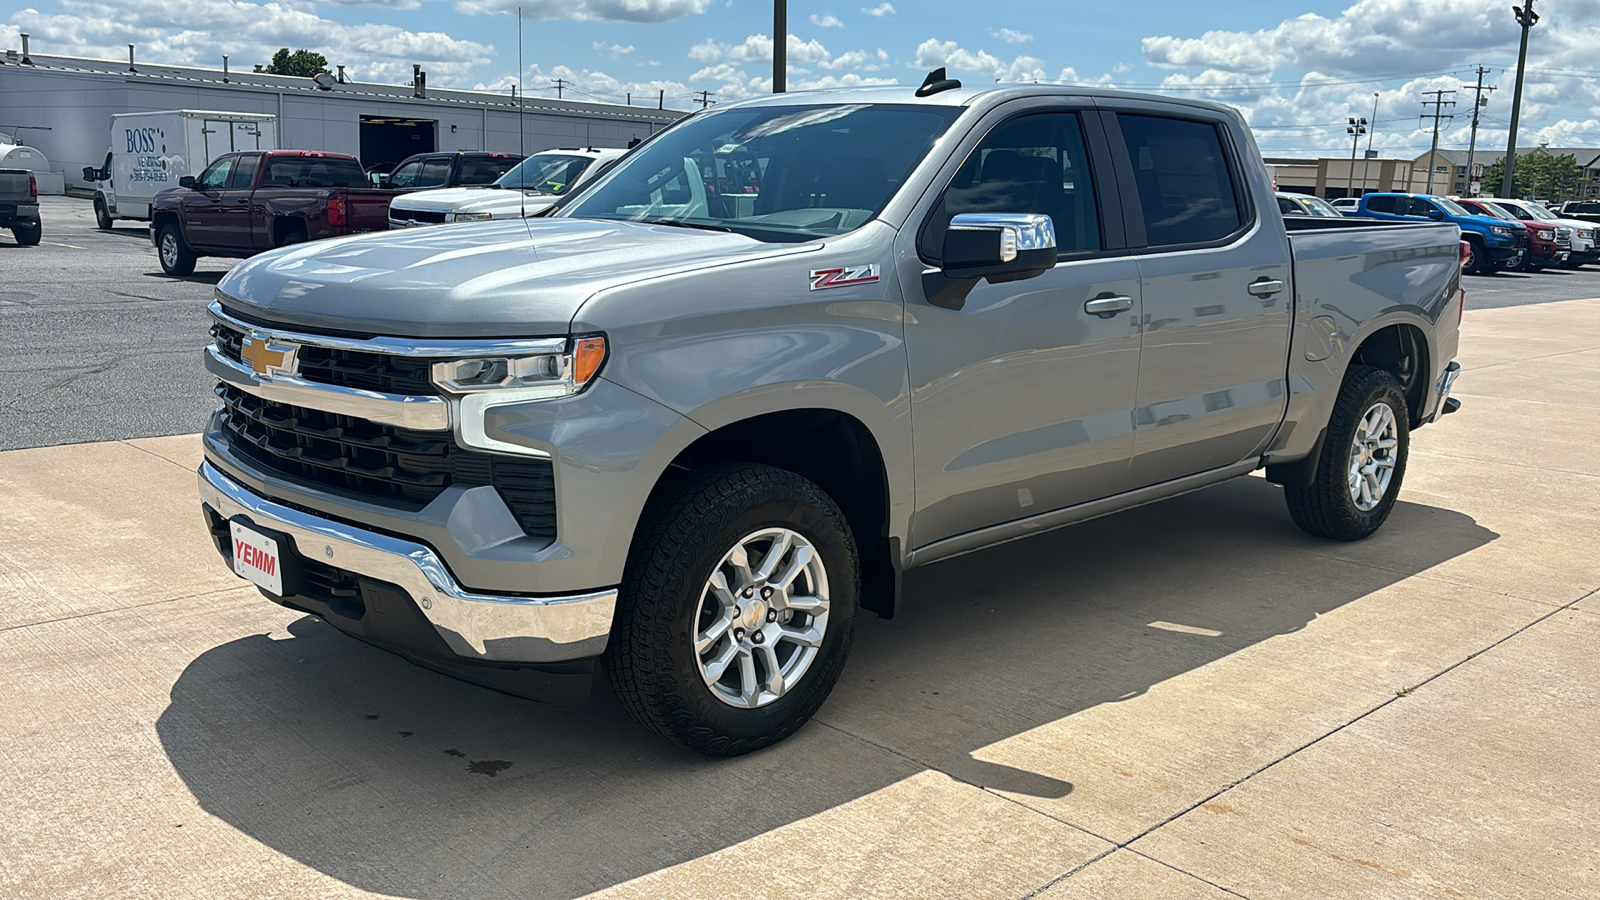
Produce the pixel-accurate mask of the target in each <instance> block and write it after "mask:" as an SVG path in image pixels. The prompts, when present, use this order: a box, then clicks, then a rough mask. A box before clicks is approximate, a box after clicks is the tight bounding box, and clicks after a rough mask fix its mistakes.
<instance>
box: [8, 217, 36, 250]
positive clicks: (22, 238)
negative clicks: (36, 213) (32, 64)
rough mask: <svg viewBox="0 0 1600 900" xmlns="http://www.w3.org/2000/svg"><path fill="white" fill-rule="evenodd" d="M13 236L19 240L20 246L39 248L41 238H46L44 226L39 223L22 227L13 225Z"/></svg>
mask: <svg viewBox="0 0 1600 900" xmlns="http://www.w3.org/2000/svg"><path fill="white" fill-rule="evenodd" d="M11 236H12V237H14V238H16V239H17V244H18V245H19V246H22V247H34V246H38V244H39V240H40V238H43V237H44V225H43V224H42V223H39V222H26V223H23V224H21V225H13V226H11Z"/></svg>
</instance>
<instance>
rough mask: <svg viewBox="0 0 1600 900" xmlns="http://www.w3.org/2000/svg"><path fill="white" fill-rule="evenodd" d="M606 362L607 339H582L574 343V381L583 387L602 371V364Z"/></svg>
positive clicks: (596, 337) (598, 337) (597, 337)
mask: <svg viewBox="0 0 1600 900" xmlns="http://www.w3.org/2000/svg"><path fill="white" fill-rule="evenodd" d="M605 361H606V339H605V338H604V337H600V336H595V337H582V338H578V339H577V341H576V342H574V345H573V348H572V381H573V383H574V384H576V385H578V386H579V387H582V386H583V385H585V384H588V383H589V379H591V378H593V377H594V374H595V373H596V372H598V371H600V364H601V363H603V362H605Z"/></svg>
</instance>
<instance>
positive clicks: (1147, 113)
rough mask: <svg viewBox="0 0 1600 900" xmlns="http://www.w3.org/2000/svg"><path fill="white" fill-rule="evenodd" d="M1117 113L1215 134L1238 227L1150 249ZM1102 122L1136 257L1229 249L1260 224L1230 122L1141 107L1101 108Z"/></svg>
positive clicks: (1129, 244) (1135, 177)
mask: <svg viewBox="0 0 1600 900" xmlns="http://www.w3.org/2000/svg"><path fill="white" fill-rule="evenodd" d="M1119 113H1125V114H1127V115H1130V116H1144V117H1147V118H1157V119H1174V120H1177V121H1180V122H1194V123H1196V124H1199V125H1209V126H1211V128H1212V129H1213V130H1215V131H1216V133H1217V143H1218V144H1219V145H1220V146H1221V148H1222V158H1223V164H1224V165H1225V166H1226V167H1227V169H1228V179H1229V180H1230V181H1231V182H1232V183H1233V202H1234V203H1235V205H1237V206H1238V208H1239V213H1240V216H1239V218H1240V224H1239V227H1238V228H1235V229H1234V230H1233V231H1230V232H1228V233H1227V234H1226V235H1224V236H1222V237H1220V238H1216V239H1214V240H1210V241H1191V242H1189V243H1186V244H1159V245H1156V246H1151V245H1150V242H1149V237H1148V235H1147V234H1146V232H1145V226H1144V206H1143V203H1142V201H1141V200H1140V198H1139V188H1138V181H1137V177H1138V176H1137V174H1136V173H1135V172H1134V170H1133V156H1132V154H1130V153H1129V152H1128V145H1127V142H1126V141H1124V140H1123V139H1122V126H1121V124H1120V123H1118V122H1117V116H1118V114H1119ZM1101 116H1102V120H1103V122H1104V128H1105V133H1106V139H1107V140H1108V141H1109V142H1110V143H1111V147H1112V151H1113V152H1112V157H1113V158H1114V160H1115V162H1116V170H1117V178H1118V181H1119V182H1122V183H1124V184H1125V185H1126V187H1125V188H1124V190H1123V192H1122V195H1121V197H1122V207H1123V211H1124V212H1123V215H1124V217H1125V219H1126V221H1127V230H1128V246H1129V247H1130V248H1131V251H1130V252H1132V253H1133V254H1134V255H1136V256H1150V255H1152V254H1156V253H1184V252H1187V251H1190V250H1214V249H1217V248H1219V247H1231V246H1233V245H1234V244H1236V243H1238V242H1239V241H1240V240H1241V239H1242V238H1244V237H1246V236H1247V235H1249V234H1250V232H1251V231H1253V230H1254V229H1255V228H1256V226H1257V225H1258V224H1259V222H1260V218H1261V217H1260V214H1259V212H1258V211H1257V209H1256V204H1255V198H1254V195H1253V194H1252V193H1251V191H1250V190H1249V182H1248V181H1247V180H1246V179H1245V177H1244V168H1243V167H1242V166H1241V165H1240V164H1239V147H1238V145H1237V144H1236V143H1235V142H1234V139H1233V129H1232V128H1229V127H1228V125H1229V124H1230V120H1228V119H1226V118H1223V117H1220V116H1211V115H1206V114H1205V113H1203V112H1201V111H1199V110H1196V111H1194V112H1193V113H1187V112H1175V111H1173V110H1170V109H1157V108H1154V107H1152V108H1149V109H1145V108H1141V107H1137V106H1121V105H1118V106H1113V107H1111V108H1108V109H1102V111H1101Z"/></svg>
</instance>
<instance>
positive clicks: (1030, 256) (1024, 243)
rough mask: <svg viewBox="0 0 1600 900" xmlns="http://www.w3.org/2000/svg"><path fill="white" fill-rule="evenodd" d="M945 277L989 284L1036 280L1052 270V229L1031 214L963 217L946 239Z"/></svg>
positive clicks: (952, 223) (1047, 221)
mask: <svg viewBox="0 0 1600 900" xmlns="http://www.w3.org/2000/svg"><path fill="white" fill-rule="evenodd" d="M942 262H943V264H944V271H945V274H946V275H948V276H950V277H951V278H971V279H977V278H987V279H988V280H989V281H990V282H1004V281H1020V280H1022V279H1024V278H1037V277H1038V276H1040V275H1043V274H1044V273H1046V272H1048V271H1050V269H1051V268H1052V267H1054V266H1055V264H1056V227H1055V223H1054V222H1052V221H1050V217H1049V216H1045V215H1038V214H1033V213H962V214H961V215H958V216H955V217H954V218H952V219H951V220H950V227H949V229H948V230H946V231H945V234H944V258H943V260H942Z"/></svg>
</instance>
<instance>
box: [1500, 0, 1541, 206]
mask: <svg viewBox="0 0 1600 900" xmlns="http://www.w3.org/2000/svg"><path fill="white" fill-rule="evenodd" d="M1522 3H1523V5H1522V6H1513V7H1511V12H1512V13H1514V14H1515V15H1516V17H1517V24H1518V25H1521V26H1522V46H1521V47H1520V48H1519V49H1518V50H1517V86H1516V88H1515V89H1513V90H1512V92H1511V135H1510V136H1509V137H1508V138H1507V139H1506V166H1505V169H1503V170H1502V173H1501V175H1500V196H1502V197H1506V198H1511V197H1515V196H1516V193H1515V192H1514V190H1513V186H1514V185H1515V184H1516V182H1515V181H1513V180H1512V176H1513V175H1515V174H1516V168H1517V119H1518V117H1520V116H1521V115H1522V73H1523V71H1524V70H1525V69H1527V67H1528V32H1529V30H1531V29H1532V28H1533V26H1534V25H1536V24H1538V22H1539V14H1538V13H1536V12H1534V11H1533V0H1522Z"/></svg>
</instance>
